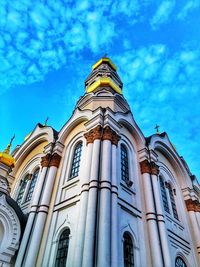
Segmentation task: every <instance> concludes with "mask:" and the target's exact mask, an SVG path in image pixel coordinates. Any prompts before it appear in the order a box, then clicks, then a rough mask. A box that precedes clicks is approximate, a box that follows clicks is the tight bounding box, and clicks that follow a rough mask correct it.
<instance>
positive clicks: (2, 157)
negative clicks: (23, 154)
mask: <svg viewBox="0 0 200 267" xmlns="http://www.w3.org/2000/svg"><path fill="white" fill-rule="evenodd" d="M0 162H1V163H4V164H5V165H7V166H9V167H14V166H15V159H14V158H13V157H12V156H10V155H9V154H7V153H4V152H0Z"/></svg>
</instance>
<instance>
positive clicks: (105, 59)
mask: <svg viewBox="0 0 200 267" xmlns="http://www.w3.org/2000/svg"><path fill="white" fill-rule="evenodd" d="M103 62H107V63H108V64H109V65H110V66H111V67H112V68H113V69H114V70H115V71H116V70H117V67H116V66H115V65H114V64H113V63H112V61H111V60H110V59H109V58H105V57H103V58H101V59H100V60H99V61H97V63H95V64H94V65H93V66H92V69H93V70H94V69H96V68H97V67H98V66H99V65H101V64H102V63H103Z"/></svg>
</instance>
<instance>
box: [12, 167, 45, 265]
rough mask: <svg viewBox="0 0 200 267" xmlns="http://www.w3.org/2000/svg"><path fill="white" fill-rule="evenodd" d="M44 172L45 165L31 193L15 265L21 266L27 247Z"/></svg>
mask: <svg viewBox="0 0 200 267" xmlns="http://www.w3.org/2000/svg"><path fill="white" fill-rule="evenodd" d="M46 172H47V167H43V168H42V171H41V173H40V175H39V176H38V179H37V184H36V187H35V190H34V194H33V201H32V204H31V210H30V213H29V216H28V221H27V224H26V228H25V231H24V234H23V238H22V241H21V244H20V248H19V252H18V255H17V260H16V263H15V266H16V267H21V266H22V261H23V259H24V255H25V251H26V248H27V244H28V240H29V236H30V233H31V230H32V226H33V222H34V219H35V216H36V211H37V207H38V203H39V199H40V196H41V192H42V188H43V184H44V180H45V176H46Z"/></svg>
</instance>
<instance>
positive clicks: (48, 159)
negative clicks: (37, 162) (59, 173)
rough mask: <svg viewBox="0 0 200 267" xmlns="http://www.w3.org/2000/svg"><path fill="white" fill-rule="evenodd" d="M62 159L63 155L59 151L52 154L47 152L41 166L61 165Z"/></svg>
mask: <svg viewBox="0 0 200 267" xmlns="http://www.w3.org/2000/svg"><path fill="white" fill-rule="evenodd" d="M60 160H61V156H60V155H58V154H57V153H54V154H53V155H51V154H46V155H45V156H44V157H42V158H41V166H42V167H51V166H55V167H57V168H58V167H59V164H60Z"/></svg>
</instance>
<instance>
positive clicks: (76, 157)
mask: <svg viewBox="0 0 200 267" xmlns="http://www.w3.org/2000/svg"><path fill="white" fill-rule="evenodd" d="M82 146H83V144H82V142H80V143H78V144H77V146H76V147H75V150H74V154H73V159H72V167H71V172H70V179H72V178H74V177H76V176H78V174H79V169H80V161H81V152H82Z"/></svg>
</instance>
